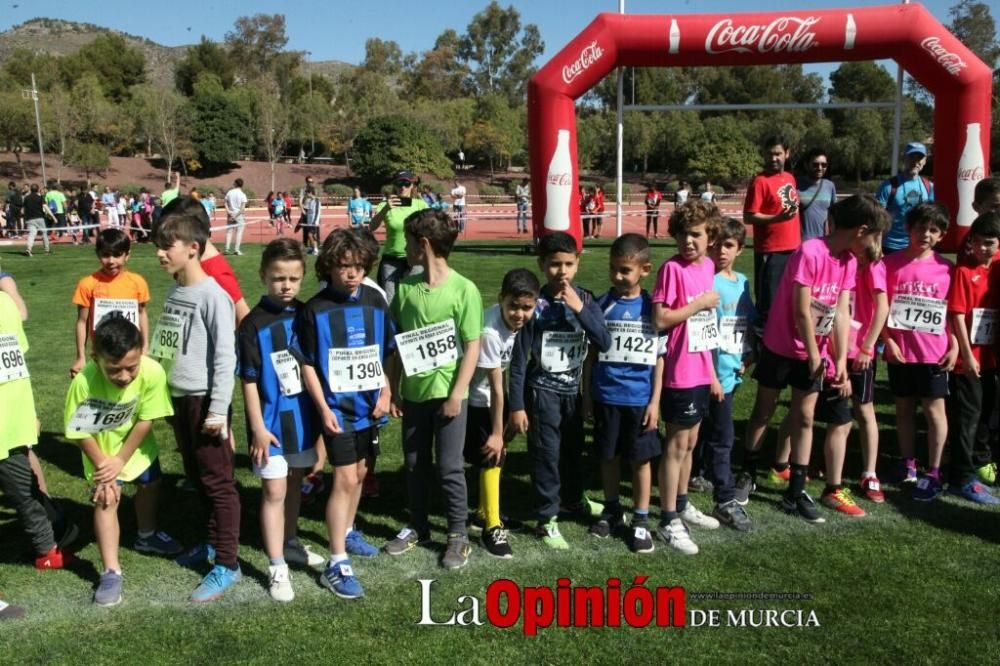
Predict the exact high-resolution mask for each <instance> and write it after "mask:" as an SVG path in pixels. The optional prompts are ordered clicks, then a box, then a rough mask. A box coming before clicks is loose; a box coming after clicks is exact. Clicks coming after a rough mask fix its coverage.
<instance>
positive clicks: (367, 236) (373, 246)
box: [351, 227, 379, 273]
mask: <svg viewBox="0 0 1000 666" xmlns="http://www.w3.org/2000/svg"><path fill="white" fill-rule="evenodd" d="M351 233H352V234H354V235H355V236H357V237H358V238H360V239H361V240H363V241H364V242H365V243H367V244H368V249H369V250H370V251H371V252H370V257H371V258H370V260H369V261H368V262H366V263H365V273H369V272H371V270H372V268H374V267H375V262H376V261H377V260H378V252H379V243H378V239H377V238H375V234H373V233H372V231H371V229H369V228H368V227H358V228H356V229H351Z"/></svg>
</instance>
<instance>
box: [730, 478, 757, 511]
mask: <svg viewBox="0 0 1000 666" xmlns="http://www.w3.org/2000/svg"><path fill="white" fill-rule="evenodd" d="M735 487H736V490H735V493H734V497H735V499H736V503H737V504H739V505H740V506H746V505H747V504H749V503H750V494H751V493H754V492H756V491H757V484H756V483H755V482H754V480H753V477H752V476H751V475H750V474H749V473H748V472H740V475H739V476H738V477H736V486H735Z"/></svg>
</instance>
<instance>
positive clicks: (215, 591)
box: [191, 564, 243, 603]
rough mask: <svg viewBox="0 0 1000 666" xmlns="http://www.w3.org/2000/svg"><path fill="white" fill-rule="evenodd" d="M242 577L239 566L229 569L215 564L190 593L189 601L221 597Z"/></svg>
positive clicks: (203, 600) (199, 601) (213, 599)
mask: <svg viewBox="0 0 1000 666" xmlns="http://www.w3.org/2000/svg"><path fill="white" fill-rule="evenodd" d="M242 578H243V573H242V572H241V571H240V568H239V567H236V568H235V569H230V568H229V567H225V566H222V565H221V564H216V565H215V566H214V567H212V570H211V571H209V572H208V575H207V576H205V577H204V578H203V579H202V581H201V584H200V585H199V586H198V587H197V588H195V591H194V592H193V593H192V594H191V601H194V602H195V603H204V602H207V601H215V600H216V599H219V598H220V597H222V595H223V594H225V593H226V590H228V589H229V588H231V587H232V586H233V585H235V584H236V583H238V582H240V579H242Z"/></svg>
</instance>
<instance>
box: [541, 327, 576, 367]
mask: <svg viewBox="0 0 1000 666" xmlns="http://www.w3.org/2000/svg"><path fill="white" fill-rule="evenodd" d="M585 358H587V336H586V334H585V333H584V332H583V331H545V332H544V333H542V358H541V359H540V360H539V364H540V365H541V366H542V370H544V371H546V372H569V371H571V370H576V369H577V368H579V367H580V366H581V365H583V359H585Z"/></svg>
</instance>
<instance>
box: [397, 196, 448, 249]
mask: <svg viewBox="0 0 1000 666" xmlns="http://www.w3.org/2000/svg"><path fill="white" fill-rule="evenodd" d="M403 228H404V229H406V233H407V234H409V235H410V236H413V237H414V238H416V239H418V240H419V239H421V238H426V239H427V241H428V242H429V243H430V244H431V249H432V250H434V254H435V255H436V256H438V257H441V258H443V259H447V258H448V255H449V254H451V249H452V248H453V247H454V246H455V240H456V239H457V238H458V225H457V224H455V221H454V220H453V219H451V216H450V215H448V213H446V212H444V211H442V210H437V209H434V208H424V209H423V210H418V211H417V212H415V213H411V214H410V216H409V217H407V218H406V221H405V222H404V223H403Z"/></svg>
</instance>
